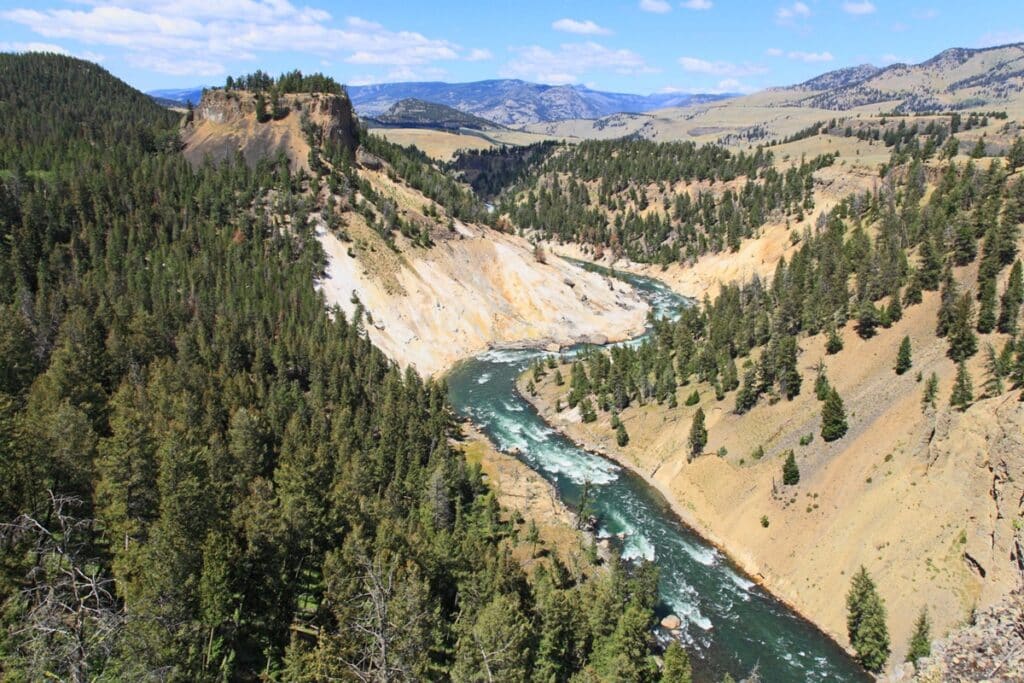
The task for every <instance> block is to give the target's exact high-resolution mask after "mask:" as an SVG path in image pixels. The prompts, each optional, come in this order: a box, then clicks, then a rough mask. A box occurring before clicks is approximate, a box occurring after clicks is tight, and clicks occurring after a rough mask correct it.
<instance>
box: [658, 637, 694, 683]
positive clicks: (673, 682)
mask: <svg viewBox="0 0 1024 683" xmlns="http://www.w3.org/2000/svg"><path fill="white" fill-rule="evenodd" d="M661 683H693V669H692V667H691V666H690V655H689V654H688V653H687V652H686V650H685V649H684V648H683V646H682V645H680V644H679V641H678V640H673V641H672V642H671V643H669V645H668V648H667V649H666V650H665V665H664V666H663V667H662V669H661Z"/></svg>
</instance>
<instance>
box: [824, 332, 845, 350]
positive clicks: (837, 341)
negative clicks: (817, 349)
mask: <svg viewBox="0 0 1024 683" xmlns="http://www.w3.org/2000/svg"><path fill="white" fill-rule="evenodd" d="M842 350H843V338H842V337H840V336H839V332H837V331H836V328H835V327H833V328H832V329H830V330H829V331H828V341H826V342H825V353H827V354H828V355H830V356H833V355H835V354H837V353H839V352H840V351H842Z"/></svg>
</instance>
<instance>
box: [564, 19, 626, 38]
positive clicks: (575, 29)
mask: <svg viewBox="0 0 1024 683" xmlns="http://www.w3.org/2000/svg"><path fill="white" fill-rule="evenodd" d="M551 28H553V29H555V30H556V31H562V32H563V33H576V34H579V35H582V36H606V35H608V34H610V33H611V31H610V30H609V29H606V28H605V27H604V26H598V25H597V24H595V23H594V22H592V21H591V20H590V19H585V20H584V21H577V20H575V19H559V20H558V21H555V22H552V23H551Z"/></svg>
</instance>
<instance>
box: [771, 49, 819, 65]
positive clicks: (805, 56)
mask: <svg viewBox="0 0 1024 683" xmlns="http://www.w3.org/2000/svg"><path fill="white" fill-rule="evenodd" d="M764 53H765V54H766V55H767V56H769V57H787V58H789V59H794V60H796V61H798V62H805V63H807V64H814V63H817V62H831V61H832V60H833V59H835V57H833V56H832V53H831V52H828V51H824V52H804V51H803V50H790V51H789V52H786V51H785V50H780V49H779V48H777V47H770V48H768V49H767V50H765V51H764Z"/></svg>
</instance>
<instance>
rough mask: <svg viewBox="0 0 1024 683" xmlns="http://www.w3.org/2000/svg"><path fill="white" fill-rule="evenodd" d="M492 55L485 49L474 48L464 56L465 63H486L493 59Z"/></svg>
mask: <svg viewBox="0 0 1024 683" xmlns="http://www.w3.org/2000/svg"><path fill="white" fill-rule="evenodd" d="M493 58H494V55H493V54H491V51H490V50H488V49H486V48H480V47H476V48H473V49H472V50H470V51H469V54H467V55H466V61H467V62H486V61H487V60H488V59H493Z"/></svg>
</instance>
